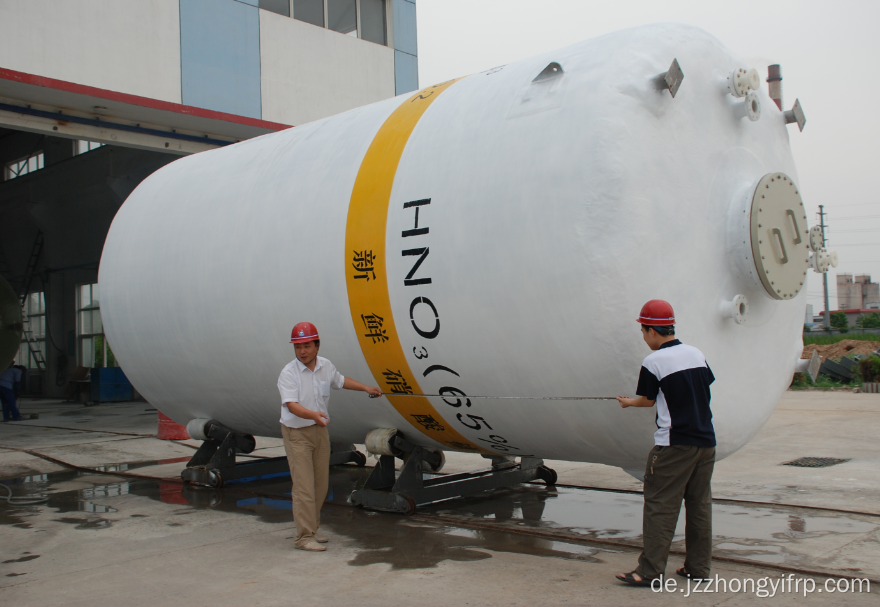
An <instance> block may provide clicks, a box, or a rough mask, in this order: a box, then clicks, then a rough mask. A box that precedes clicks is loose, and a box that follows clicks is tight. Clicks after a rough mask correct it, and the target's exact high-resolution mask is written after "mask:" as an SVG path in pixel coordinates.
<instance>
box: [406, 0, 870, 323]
mask: <svg viewBox="0 0 880 607" xmlns="http://www.w3.org/2000/svg"><path fill="white" fill-rule="evenodd" d="M417 10H418V52H419V84H420V85H421V86H427V85H430V84H434V83H436V82H442V81H444V80H448V79H450V78H454V77H458V76H463V75H467V74H472V73H475V72H480V71H482V70H485V69H488V68H491V67H494V66H496V65H502V64H506V63H510V62H513V61H516V60H518V59H523V58H526V57H530V56H532V55H537V54H539V53H543V52H545V51H551V50H553V49H556V48H562V47H564V46H568V45H570V44H574V43H576V42H579V41H581V40H586V39H588V38H593V37H595V36H599V35H601V34H606V33H608V32H613V31H616V30H619V29H624V28H627V27H633V26H636V25H643V24H647V23H660V22H678V23H687V24H690V25H696V26H698V27H701V28H703V29H705V30H706V31H708V32H709V33H711V34H712V35H714V36H715V37H717V38H718V39H719V40H721V41H722V42H723V43H724V44H726V45H727V46H728V47H730V48H731V49H732V50H733V51H734V52H735V53H737V54H739V55H740V57H742V58H743V59H744V60H745V61H746V62H748V63H749V65H750V66H751V67H755V68H757V69H758V71H759V72H760V73H761V75H762V79H765V78H766V74H767V65H769V64H772V63H779V64H781V65H782V72H783V78H784V80H783V98H784V103H785V109H789V108H790V107H791V105H792V103H794V100H795V98H799V99H800V100H801V104H802V105H803V107H804V113H805V114H806V116H807V125H806V127H805V129H804V132H803V133H799V132H798V130H797V127H796V126H789V134H790V137H791V147H792V152H793V154H794V158H795V161H796V163H797V167H798V174H799V177H800V184H799V186H800V189H801V193H802V195H803V198H804V204H805V205H806V207H807V211H808V217H809V218H810V222H811V225H812V224H813V223H818V217H817V215H816V214H817V213H818V210H819V207H818V205H820V204H824V205H825V210H826V211H827V213H828V219H827V223H828V225H829V226H830V227H829V229H828V230H827V231H826V235H827V236H828V239H829V248H831V249H835V250H837V251H838V253H839V254H840V265H839V267H838V268H836V269H832V270H831V272H829V292H830V295H831V300H830V301H831V309H832V310H836V309H837V295H836V289H835V284H836V278H835V275H836V274H838V273H850V274H871V275H872V277H873V280H874V282H880V193H878V191H880V185H878V184H876V183H874V181H880V170H878V169H880V167H878V160H880V153H878V151H877V147H876V145H877V139H878V138H877V135H878V130H880V69H878V63H877V59H878V58H880V34H878V26H880V1H877V0H870V1H866V0H849V1H848V0H837V1H834V2H830V1H829V2H819V1H817V0H806V1H800V2H794V1H775V0H764V1H761V2H758V1H753V0H736V1H735V2H727V3H721V2H707V1H706V0H700V1H695V0H667V1H665V2H657V1H656V0H653V1H642V0H617V1H616V2H598V1H592V0H529V1H526V0H418V2H417ZM762 86H763V87H766V86H767V85H766V83H763V84H762ZM765 90H766V89H765ZM872 184H873V185H872ZM809 275H810V279H809V280H810V282H809V283H808V289H807V295H808V299H807V302H808V303H812V304H813V306H814V308H815V311H816V313H818V312H819V311H820V310H822V309H823V303H822V279H821V278H820V277H819V276H818V275H817V274H815V273H813V272H812V271H811V272H809Z"/></svg>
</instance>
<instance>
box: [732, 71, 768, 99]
mask: <svg viewBox="0 0 880 607" xmlns="http://www.w3.org/2000/svg"><path fill="white" fill-rule="evenodd" d="M759 88H761V76H759V75H758V70H756V69H755V68H752V69H750V70H747V69H746V68H744V67H738V68H736V69H733V70H731V71H730V74H728V75H727V90H728V92H730V94H731V95H733V96H734V97H745V96H746V95H747V94H748V93H749V91H757V90H758V89H759Z"/></svg>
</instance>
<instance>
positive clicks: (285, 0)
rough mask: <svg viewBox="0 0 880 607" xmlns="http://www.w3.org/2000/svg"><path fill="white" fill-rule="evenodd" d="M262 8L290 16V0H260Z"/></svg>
mask: <svg viewBox="0 0 880 607" xmlns="http://www.w3.org/2000/svg"><path fill="white" fill-rule="evenodd" d="M260 8H261V9H263V10H264V11H271V12H273V13H278V14H279V15H284V16H285V17H290V0H260Z"/></svg>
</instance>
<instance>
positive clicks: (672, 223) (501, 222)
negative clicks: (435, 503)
mask: <svg viewBox="0 0 880 607" xmlns="http://www.w3.org/2000/svg"><path fill="white" fill-rule="evenodd" d="M673 59H677V62H678V64H679V65H680V66H681V70H682V71H683V73H684V80H683V82H682V84H681V87H680V89H678V91H677V93H676V95H675V97H674V98H673V96H672V95H671V94H670V91H669V90H668V89H667V88H664V87H665V86H666V85H665V84H664V80H663V78H662V74H663V73H664V72H667V71H668V70H669V69H670V67H669V66H670V63H671V62H672V60H673ZM742 67H747V66H744V65H743V63H742V61H741V60H739V59H738V58H737V57H736V56H735V55H733V54H732V53H731V52H730V51H729V50H728V49H726V48H725V47H724V46H723V45H722V44H721V43H720V42H719V41H718V40H716V39H715V38H713V37H712V36H710V35H708V34H707V33H705V32H703V31H702V30H699V29H696V28H693V27H687V26H681V25H657V26H648V27H640V28H636V29H630V30H625V31H621V32H617V33H614V34H610V35H607V36H603V37H600V38H596V39H593V40H589V41H586V42H584V43H581V44H577V45H574V46H572V47H569V48H566V49H563V50H560V51H554V52H552V53H547V54H544V55H541V56H539V57H535V58H532V59H528V60H524V61H519V62H517V63H513V64H510V65H506V66H501V67H498V68H495V69H492V70H488V71H486V72H483V73H479V74H474V75H471V76H468V77H466V78H463V79H459V80H455V81H451V82H446V83H442V84H439V85H436V86H433V87H428V88H426V89H424V90H422V91H420V92H418V93H416V94H413V95H405V96H400V97H396V98H394V99H389V100H386V101H382V102H379V103H375V104H373V105H369V106H366V107H362V108H358V109H355V110H352V111H349V112H346V113H344V114H340V115H338V116H334V117H331V118H327V119H324V120H320V121H317V122H313V123H310V124H306V125H303V126H298V127H296V128H293V129H289V130H286V131H282V132H279V133H275V134H271V135H265V136H263V137H259V138H256V139H252V140H249V141H245V142H242V143H239V144H236V145H232V146H229V147H226V148H222V149H217V150H213V151H209V152H203V153H200V154H197V155H193V156H189V157H186V158H183V159H181V160H178V161H176V162H174V163H172V164H170V165H168V166H166V167H164V168H162V169H160V170H159V171H157V172H156V173H154V174H153V175H152V176H150V177H149V178H147V179H146V180H145V181H144V182H143V183H142V184H141V185H140V186H139V187H138V188H137V189H136V190H135V191H134V192H133V193H132V194H131V196H130V197H129V198H128V200H127V201H126V202H125V204H124V205H123V206H122V208H121V209H120V211H119V213H118V215H117V216H116V218H115V220H114V222H113V225H112V227H111V229H110V232H109V235H108V237H107V241H106V245H105V249H104V254H103V257H102V260H101V267H100V278H99V280H100V284H101V290H102V297H103V300H102V315H103V320H104V327H105V331H106V333H107V336H108V339H109V343H110V344H111V345H112V347H113V351H114V354H115V355H116V357H117V359H118V360H119V362H120V364H121V365H122V366H123V368H124V369H125V373H126V375H127V376H128V377H129V378H130V379H131V381H132V383H133V384H134V385H135V387H136V388H137V389H138V391H139V392H141V394H143V395H144V396H145V397H146V398H147V399H148V400H149V401H150V402H151V403H152V404H153V405H155V406H156V407H157V408H158V409H159V410H160V411H162V412H163V413H165V414H166V415H168V416H170V417H171V418H173V419H174V420H175V421H177V422H178V423H182V424H186V423H187V422H188V421H189V420H191V419H196V418H214V419H216V420H218V421H220V422H221V423H223V424H225V425H227V426H229V427H232V428H235V429H237V430H239V431H242V432H248V433H252V434H255V435H262V436H280V430H279V423H278V418H279V411H280V399H279V395H278V392H277V389H276V386H275V384H276V379H277V377H278V373H279V372H280V370H281V368H282V367H283V366H284V365H285V364H286V363H287V362H289V361H290V360H291V359H292V358H293V350H292V347H291V346H290V345H289V343H288V342H289V337H288V336H289V333H290V328H291V327H292V326H293V324H294V323H296V322H298V321H302V320H308V321H311V322H313V323H314V324H316V325H317V327H318V329H319V330H320V333H321V338H322V344H321V355H323V356H326V357H328V358H330V359H331V360H332V361H333V362H334V364H335V365H336V366H337V368H338V369H339V370H340V372H341V373H343V375H346V376H349V375H350V376H351V377H353V378H355V379H358V380H360V381H363V382H367V383H377V384H378V385H379V386H380V387H381V388H382V389H383V390H384V391H385V392H386V393H390V392H394V391H397V392H402V391H409V392H412V393H415V394H438V393H441V394H443V395H444V398H439V397H431V398H415V397H395V396H393V395H389V397H388V398H387V399H386V398H380V399H375V400H371V399H368V398H367V397H366V395H365V394H363V393H356V392H345V391H343V392H336V393H334V395H333V398H332V404H331V420H330V425H329V428H330V431H331V437H332V439H333V440H337V441H345V442H356V443H357V442H362V441H363V439H364V436H365V435H366V433H367V432H368V431H369V430H371V429H373V428H380V427H396V428H399V429H401V430H403V432H404V433H405V434H406V436H407V438H408V439H410V440H411V441H413V442H415V443H418V444H422V445H424V446H428V447H432V448H438V447H439V448H445V449H462V450H473V451H483V452H495V453H506V454H516V455H535V456H538V457H545V458H552V459H564V460H576V461H591V462H602V463H606V464H612V465H616V466H621V467H623V468H626V469H638V468H640V467H641V466H642V465H643V464H642V462H643V460H644V455H645V453H646V451H647V449H648V448H649V447H650V445H651V444H652V433H653V431H654V429H655V423H654V411H653V410H633V409H630V410H622V409H621V408H620V407H619V405H618V404H617V403H616V402H615V401H557V400H552V401H551V400H489V399H468V398H467V396H466V395H467V394H472V395H515V396H531V397H546V396H554V397H555V396H616V395H617V394H629V395H633V393H634V391H635V386H636V380H637V377H638V372H639V366H640V363H641V360H642V359H643V357H644V356H645V355H646V354H648V349H647V348H646V346H645V344H644V343H643V341H642V338H641V334H640V331H639V326H638V325H637V324H636V322H635V319H636V317H637V315H638V311H639V308H640V307H641V305H642V304H643V303H644V302H645V301H646V300H648V299H653V298H662V299H666V300H668V301H669V302H671V303H672V305H673V306H674V308H675V311H676V316H677V318H678V323H677V329H678V331H677V333H678V335H679V337H680V338H681V339H682V340H683V341H684V342H685V343H689V344H692V345H695V346H697V347H699V348H700V349H701V350H702V351H703V352H704V353H705V354H706V357H707V359H708V362H709V365H710V366H711V367H712V369H713V371H714V373H715V376H716V378H717V381H716V382H715V383H714V384H713V386H712V395H713V398H712V409H713V412H714V422H715V427H716V432H717V435H718V457H719V458H722V457H725V456H727V455H729V454H731V453H732V452H734V451H736V450H737V449H739V448H740V447H741V446H742V445H744V444H745V443H746V442H747V441H748V440H749V439H750V438H751V437H752V436H754V434H755V433H756V432H757V431H758V430H759V429H760V428H761V426H762V425H763V424H764V422H765V421H766V420H767V419H768V417H769V416H770V414H771V412H772V411H773V408H774V407H775V405H776V403H777V401H778V399H779V397H780V395H781V394H782V392H783V391H784V390H785V389H786V387H787V385H788V384H789V382H790V380H791V376H792V373H793V370H794V366H795V363H796V361H797V359H798V358H799V355H800V351H801V347H802V344H801V331H802V325H803V316H804V308H805V302H804V297H805V296H804V295H798V293H799V292H800V291H801V290H803V283H804V276H805V274H806V269H807V262H808V259H809V255H810V251H809V246H808V242H807V241H808V240H809V237H808V232H807V230H808V227H807V225H806V214H805V213H804V211H803V205H802V204H801V203H800V194H799V192H798V191H797V186H796V185H795V184H796V183H797V172H796V170H795V166H794V161H793V159H792V155H791V151H790V148H789V141H788V134H787V132H786V122H785V118H784V116H783V113H782V112H780V111H779V110H778V109H777V108H776V106H775V105H774V104H773V103H772V101H771V100H770V99H769V98H768V97H767V94H766V92H765V91H764V90H760V89H759V90H757V91H755V90H751V91H749V90H748V88H747V87H746V88H745V89H742V90H739V91H738V92H739V93H741V94H743V95H745V94H746V93H748V94H747V95H746V96H745V97H735V96H734V95H731V94H730V91H729V90H728V87H729V76H730V74H731V72H732V71H734V70H736V69H737V68H742ZM673 71H674V70H673ZM745 73H746V72H741V73H740V74H745ZM658 75H660V77H658ZM673 76H674V74H673ZM735 92H736V91H735ZM755 112H757V113H758V114H759V119H757V120H755ZM783 179H784V181H783ZM765 186H766V188H765ZM762 188H764V189H762ZM756 192H757V194H756ZM771 193H772V195H771ZM765 195H766V196H769V197H770V199H772V200H769V199H765V202H764V203H763V204H762V203H761V201H760V199H758V198H757V197H758V196H765ZM756 199H757V200H758V202H755V200H756ZM763 207H766V210H765V209H764V208H763ZM758 208H760V211H756V210H755V209H758ZM789 211H790V212H789ZM760 213H766V214H767V215H773V216H772V217H767V216H764V219H761V216H759V214H760ZM761 222H763V223H761ZM759 224H760V227H757V226H758V225H759ZM768 228H769V229H770V230H771V231H769V232H766V234H765V231H766V230H767V229H768ZM762 230H763V231H762ZM773 230H775V231H773ZM768 235H769V236H768ZM753 239H754V241H755V242H752V241H753ZM757 241H760V242H757ZM783 258H784V261H783ZM774 278H775V280H774ZM798 282H800V284H799V285H798ZM770 283H773V284H772V285H771V284H770ZM779 286H781V288H780V289H777V287H779ZM774 291H777V292H775V293H774ZM737 296H740V297H739V298H738V299H735V298H736V297H737Z"/></svg>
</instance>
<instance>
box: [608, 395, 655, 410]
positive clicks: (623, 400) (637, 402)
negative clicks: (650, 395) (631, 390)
mask: <svg viewBox="0 0 880 607" xmlns="http://www.w3.org/2000/svg"><path fill="white" fill-rule="evenodd" d="M617 402H619V403H620V406H621V407H623V408H624V409H626V408H627V407H653V406H654V401H653V400H648V399H647V398H645V397H644V396H637V397H636V398H627V397H626V396H618V397H617Z"/></svg>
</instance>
